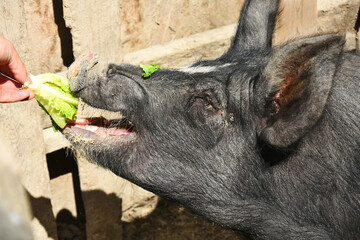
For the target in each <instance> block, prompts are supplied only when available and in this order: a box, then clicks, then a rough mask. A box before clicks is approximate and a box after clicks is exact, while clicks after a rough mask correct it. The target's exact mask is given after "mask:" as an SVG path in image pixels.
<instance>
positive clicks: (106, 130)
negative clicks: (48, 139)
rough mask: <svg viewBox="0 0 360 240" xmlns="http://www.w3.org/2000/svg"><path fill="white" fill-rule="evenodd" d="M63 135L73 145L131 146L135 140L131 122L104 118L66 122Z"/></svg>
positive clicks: (134, 131)
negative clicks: (84, 143) (104, 144)
mask: <svg viewBox="0 0 360 240" xmlns="http://www.w3.org/2000/svg"><path fill="white" fill-rule="evenodd" d="M62 132H63V134H65V135H66V137H67V138H68V139H69V140H70V141H71V142H72V143H73V144H77V143H82V142H86V143H89V142H90V143H94V144H96V143H97V144H101V143H106V144H131V143H133V142H134V141H135V140H136V136H137V134H136V130H135V126H134V125H132V124H131V122H129V121H127V120H125V119H121V120H107V119H105V118H89V119H77V120H76V121H70V122H68V124H67V126H66V127H65V129H64V130H63V131H62Z"/></svg>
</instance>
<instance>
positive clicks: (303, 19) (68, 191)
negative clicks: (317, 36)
mask: <svg viewBox="0 0 360 240" xmlns="http://www.w3.org/2000/svg"><path fill="white" fill-rule="evenodd" d="M243 2H244V0H227V1H224V0H176V1H175V0H154V1H150V0H2V1H1V2H0V13H1V14H0V34H1V35H3V36H5V37H7V38H8V39H10V40H11V41H12V42H13V43H14V45H15V47H16V48H17V50H18V52H19V54H20V56H21V57H22V59H23V61H24V62H25V65H26V66H27V68H28V71H29V72H31V73H33V74H39V73H43V72H59V71H64V70H66V67H67V66H68V65H69V64H70V63H71V62H72V61H73V60H74V58H76V57H78V56H80V55H81V54H83V53H87V52H89V51H91V52H96V53H98V54H99V55H100V57H101V59H100V60H101V61H102V62H104V63H107V62H127V63H132V64H140V63H152V62H156V63H158V64H161V65H163V66H164V67H179V66H184V65H188V64H190V63H192V62H193V61H195V60H197V59H201V58H203V59H211V58H215V57H217V56H220V55H221V54H222V53H223V52H224V51H225V50H226V49H227V48H228V46H229V44H230V39H231V37H232V35H233V33H234V31H235V29H236V22H237V19H238V16H239V12H240V8H241V5H242V3H243ZM283 4H284V6H283V7H284V11H283V15H282V17H281V18H280V20H279V26H281V27H278V29H277V32H276V36H275V38H274V41H275V42H276V43H281V42H283V41H286V40H288V39H291V38H294V37H297V36H300V35H309V34H314V33H323V32H334V31H340V32H344V33H347V37H348V42H347V45H346V46H347V49H349V50H352V49H354V48H355V34H356V33H355V30H354V25H355V21H356V18H357V11H358V9H359V6H360V0H331V1H329V0H318V1H314V0H287V1H283ZM295 19H296V21H295ZM87 111H93V110H89V109H88V106H84V107H81V108H80V110H79V114H80V115H81V114H86V112H87ZM0 118H1V119H2V124H1V125H0V137H1V138H3V139H7V140H6V141H7V142H8V144H9V146H10V147H9V149H10V151H11V152H12V153H13V154H14V155H15V156H16V162H17V163H18V164H19V165H20V166H21V167H19V169H20V170H21V173H22V178H21V179H22V183H23V186H24V187H25V189H26V191H27V192H28V193H29V199H30V202H31V204H32V205H31V206H32V208H33V218H32V222H31V226H32V228H33V235H34V236H35V239H56V238H57V233H56V226H55V216H57V215H58V214H59V212H61V210H63V209H67V210H68V211H69V212H70V213H71V214H72V215H74V216H75V217H79V216H77V214H78V211H77V209H76V208H77V206H76V202H75V200H74V198H75V196H74V189H73V188H74V186H73V184H72V183H73V181H74V179H73V176H72V175H71V174H64V175H61V177H58V178H54V179H51V180H50V177H49V173H48V166H47V165H46V154H48V153H51V152H53V151H56V150H58V149H60V148H63V147H66V146H68V143H67V141H66V140H65V139H64V138H63V137H62V136H61V134H59V133H57V134H56V133H53V132H52V130H51V129H50V128H49V127H50V126H51V122H50V120H49V118H48V117H47V116H45V115H44V114H43V113H42V112H41V111H39V108H38V106H37V105H36V102H35V101H34V100H33V101H28V102H21V103H13V104H0ZM39 123H41V124H39ZM78 167H79V174H80V188H81V190H82V200H83V204H84V208H85V212H86V217H87V228H86V231H87V235H88V239H97V240H98V239H114V238H116V239H121V221H120V219H121V220H122V221H132V220H133V219H134V218H136V217H142V216H145V215H147V214H149V213H150V212H151V211H152V210H153V209H154V208H155V206H156V203H157V197H156V196H155V195H153V194H151V193H149V192H146V191H144V190H142V189H141V188H138V187H136V186H134V185H133V184H131V183H129V182H127V181H125V180H123V179H121V178H118V177H116V176H114V174H112V173H110V172H109V171H106V170H104V169H101V168H99V167H97V166H95V165H93V164H91V163H89V162H88V161H87V160H86V159H85V158H83V157H79V160H78ZM103 202H106V203H107V207H105V206H104V205H101V204H102V203H103ZM44 206H45V207H44ZM44 209H45V210H44ZM114 209H115V210H116V211H115V210H114ZM100 215H101V216H103V217H99V216H100ZM105 225H106V226H107V227H101V226H105Z"/></svg>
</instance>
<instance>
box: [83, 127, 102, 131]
mask: <svg viewBox="0 0 360 240" xmlns="http://www.w3.org/2000/svg"><path fill="white" fill-rule="evenodd" d="M85 129H86V130H87V131H90V132H96V130H98V129H99V127H97V126H86V127H85Z"/></svg>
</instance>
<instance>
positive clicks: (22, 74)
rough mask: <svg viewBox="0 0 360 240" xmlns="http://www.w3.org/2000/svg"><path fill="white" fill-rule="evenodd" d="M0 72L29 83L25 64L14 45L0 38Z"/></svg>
mask: <svg viewBox="0 0 360 240" xmlns="http://www.w3.org/2000/svg"><path fill="white" fill-rule="evenodd" d="M0 43H1V44H0V65H1V66H0V70H1V71H3V72H4V73H5V74H8V75H9V76H11V77H13V78H15V79H16V80H18V81H19V82H20V83H22V84H24V83H25V82H27V81H29V79H28V73H27V71H26V68H25V65H24V63H23V62H22V61H21V58H20V56H19V54H18V53H17V51H16V50H15V47H14V45H13V44H12V43H11V42H10V41H8V40H7V39H5V38H3V37H1V38H0Z"/></svg>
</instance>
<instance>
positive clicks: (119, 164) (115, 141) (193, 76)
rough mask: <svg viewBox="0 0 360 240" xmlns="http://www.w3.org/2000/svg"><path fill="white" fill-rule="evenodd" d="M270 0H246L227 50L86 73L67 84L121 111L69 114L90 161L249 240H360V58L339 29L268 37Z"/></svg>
mask: <svg viewBox="0 0 360 240" xmlns="http://www.w3.org/2000/svg"><path fill="white" fill-rule="evenodd" d="M278 8H279V2H278V1H275V0H247V1H246V2H245V3H244V6H243V9H242V11H241V15H240V20H239V22H238V27H237V31H236V34H235V36H234V38H233V40H232V44H231V46H230V48H229V50H228V51H227V52H226V53H224V54H223V55H222V56H221V57H219V58H217V59H215V60H201V61H198V62H196V63H194V64H192V65H190V66H187V67H182V68H178V69H160V70H159V71H157V72H155V73H154V74H152V75H151V76H150V77H148V78H144V77H142V69H141V68H140V67H138V66H132V65H129V64H109V65H108V66H107V69H106V70H105V71H104V72H103V73H102V74H100V73H97V74H94V73H92V72H91V69H90V68H89V65H91V61H89V59H87V60H85V61H82V62H81V64H79V62H78V63H77V65H81V70H80V72H79V74H78V75H77V76H76V77H75V78H74V79H73V80H72V81H71V89H72V91H73V92H75V93H76V94H77V95H78V96H79V97H80V98H81V99H83V101H84V102H86V103H87V104H89V105H91V106H93V107H96V108H100V109H105V110H108V111H113V112H121V113H122V115H123V116H124V118H122V119H104V118H101V117H99V118H95V117H93V118H89V119H78V120H77V121H75V122H72V123H69V124H68V126H67V127H66V128H65V129H64V130H63V134H65V136H66V137H67V138H68V139H69V140H70V141H71V142H72V146H73V147H74V148H75V149H79V150H81V151H83V152H85V153H86V155H87V156H88V157H89V158H90V159H91V161H93V162H94V163H96V164H98V165H99V166H102V167H104V168H106V169H109V170H111V171H112V172H114V173H115V174H116V175H118V176H120V177H123V178H125V179H128V180H129V181H131V182H133V183H135V184H137V185H139V186H141V187H143V188H145V189H147V190H149V191H151V192H153V193H155V194H158V195H159V196H162V197H164V198H167V199H170V200H173V201H176V202H178V203H180V204H182V205H183V206H185V207H186V208H187V209H189V210H190V211H192V212H194V213H195V214H198V215H199V216H202V217H204V218H206V219H208V220H210V221H213V222H216V223H218V224H220V225H222V226H224V227H226V228H230V229H232V230H234V231H235V232H237V233H239V235H242V236H245V237H248V238H249V239H272V240H274V239H296V240H299V239H359V236H360V181H359V176H360V159H359V158H360V79H359V76H360V57H359V55H356V54H354V53H351V52H344V50H343V49H344V48H343V47H344V42H345V40H344V36H343V35H341V34H325V35H316V36H311V37H307V38H301V39H296V40H293V41H290V42H287V43H285V44H283V45H280V46H272V37H273V32H274V27H275V24H276V18H277V13H278Z"/></svg>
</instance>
